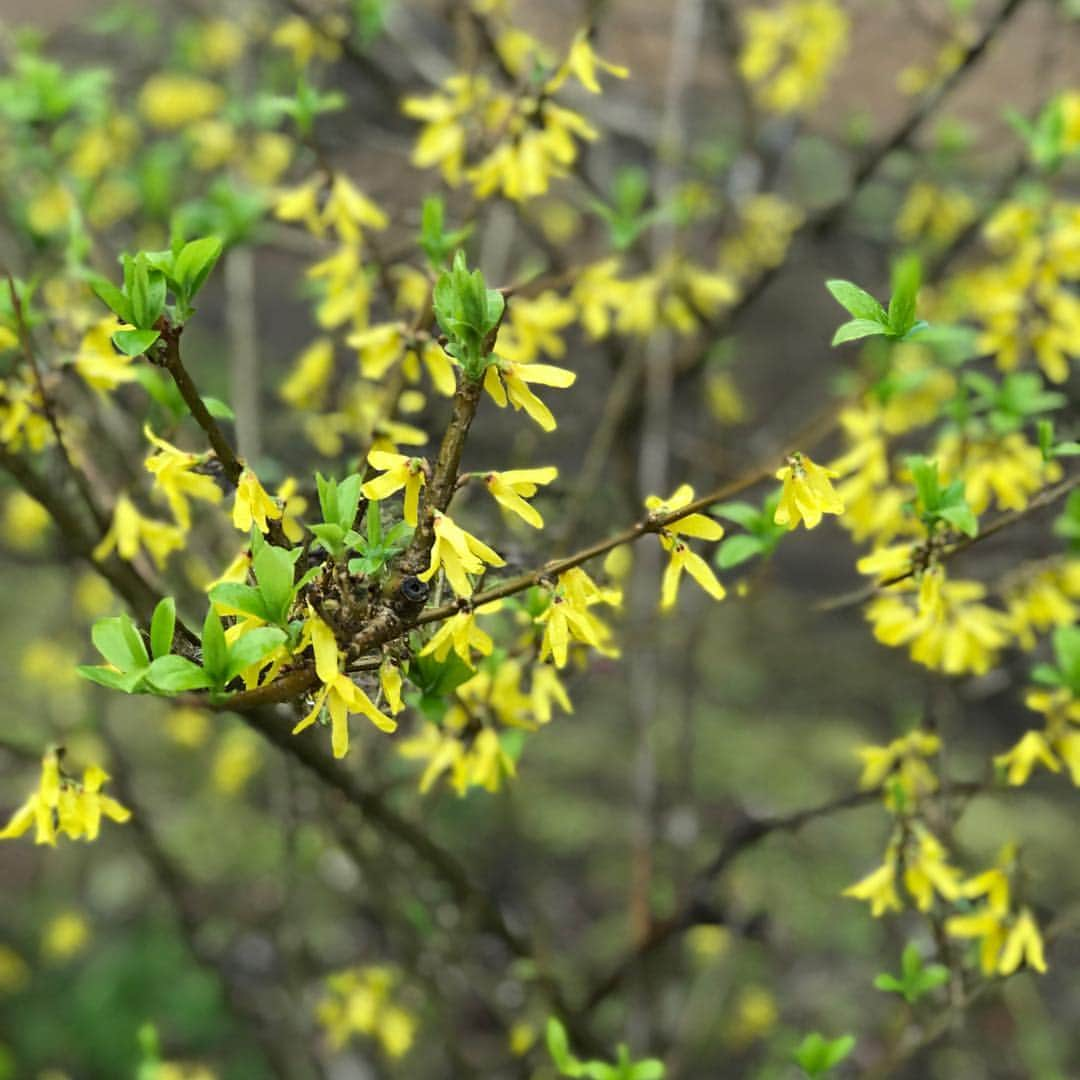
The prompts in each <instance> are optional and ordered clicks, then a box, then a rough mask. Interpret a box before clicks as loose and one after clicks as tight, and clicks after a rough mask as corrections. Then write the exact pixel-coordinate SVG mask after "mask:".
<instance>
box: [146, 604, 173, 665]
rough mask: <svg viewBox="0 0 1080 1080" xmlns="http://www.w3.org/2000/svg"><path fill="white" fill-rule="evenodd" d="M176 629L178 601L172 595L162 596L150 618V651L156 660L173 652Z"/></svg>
mask: <svg viewBox="0 0 1080 1080" xmlns="http://www.w3.org/2000/svg"><path fill="white" fill-rule="evenodd" d="M175 629H176V601H175V600H174V599H173V598H172V597H171V596H165V597H162V599H161V600H159V601H158V605H157V607H156V608H154V616H153V618H152V619H151V620H150V653H151V655H152V656H153V657H154V659H155V660H156V659H159V658H160V657H163V656H168V655H169V653H171V652H172V643H173V632H174V631H175Z"/></svg>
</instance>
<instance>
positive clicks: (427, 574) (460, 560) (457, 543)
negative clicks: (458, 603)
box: [418, 510, 506, 596]
mask: <svg viewBox="0 0 1080 1080" xmlns="http://www.w3.org/2000/svg"><path fill="white" fill-rule="evenodd" d="M484 563H488V564H489V565H491V566H505V565H506V563H505V561H504V560H503V558H502V557H501V556H500V555H499V554H498V552H496V551H492V549H491V548H489V547H488V546H487V544H485V543H484V542H483V541H481V540H477V538H476V537H475V536H473V535H472V534H471V533H467V532H466V531H465V530H464V529H462V528H460V527H459V526H457V525H456V524H454V522H453V520H452V519H451V518H449V517H447V516H446V514H441V513H439V511H437V510H436V511H435V543H434V544H433V545H432V547H431V562H430V564H429V565H428V568H427V569H426V570H425V571H424V572H423V573H422V574H419V575H418V577H419V578H420V580H421V581H430V580H431V579H432V578H433V577H434V576H435V574H436V573H437V572H438V570H439V567H442V569H443V571H444V572H445V573H446V579H447V581H449V582H450V588H452V589H453V590H454V592H455V593H457V595H458V596H472V591H473V590H472V583H471V582H470V581H469V578H468V575H469V574H482V573H483V572H484Z"/></svg>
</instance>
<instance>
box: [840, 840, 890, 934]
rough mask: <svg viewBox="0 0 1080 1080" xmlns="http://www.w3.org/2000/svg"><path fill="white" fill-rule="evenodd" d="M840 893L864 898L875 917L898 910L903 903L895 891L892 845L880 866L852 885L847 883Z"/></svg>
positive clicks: (859, 898)
mask: <svg viewBox="0 0 1080 1080" xmlns="http://www.w3.org/2000/svg"><path fill="white" fill-rule="evenodd" d="M842 895H843V896H850V897H851V898H852V899H853V900H865V901H866V902H867V903H868V904H869V905H870V914H871V915H872V916H873V917H874V918H875V919H876V918H878V917H879V916H881V915H884V914H885V912H886V911H900V910H901V909H902V907H903V905H902V904H901V903H900V897H899V895H898V894H897V892H896V852H895V850H894V848H893V846H892V845H890V846H889V850H888V851H887V852H886V854H885V861H884V862H883V863H882V864H881V866H879V867H878V868H877V869H876V870H873V871H871V872H870V873H869V874H867V875H866V877H864V878H862V879H861V880H859V881H856V882H855V884H854V885H849V886H848V887H847V888H846V889H845V890H844V891H843V894H842Z"/></svg>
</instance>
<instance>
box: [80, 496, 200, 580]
mask: <svg viewBox="0 0 1080 1080" xmlns="http://www.w3.org/2000/svg"><path fill="white" fill-rule="evenodd" d="M183 546H184V534H183V532H182V531H181V530H180V529H179V528H178V527H177V526H176V525H170V524H168V523H167V522H164V521H154V520H153V519H152V518H147V517H143V516H142V514H140V513H139V511H138V510H137V509H136V507H135V504H134V503H133V502H132V501H131V500H130V499H129V498H128V497H127V496H126V495H121V496H119V498H117V500H116V506H115V507H114V508H113V519H112V524H111V525H110V526H109V528H108V531H107V532H106V533H105V535H104V536H103V537H102V538H101V542H100V543H99V544H98V546H97V547H96V548H94V559H95V560H97V561H98V562H100V561H101V560H102V559H106V558H108V557H109V555H110V554H111V553H112V552H113V551H114V550H115V551H116V552H117V553H118V554H119V556H120V558H121V559H127V560H128V561H130V560H132V559H134V558H135V556H136V555H137V554H138V553H139V549H140V548H145V549H146V550H147V551H148V552H149V553H150V556H151V557H152V558H153V560H154V562H155V564H156V565H157V568H158V569H159V570H161V569H163V568H164V566H165V563H166V561H167V559H168V558H169V556H170V555H171V554H172V553H173V552H174V551H178V550H179V549H180V548H182V547H183Z"/></svg>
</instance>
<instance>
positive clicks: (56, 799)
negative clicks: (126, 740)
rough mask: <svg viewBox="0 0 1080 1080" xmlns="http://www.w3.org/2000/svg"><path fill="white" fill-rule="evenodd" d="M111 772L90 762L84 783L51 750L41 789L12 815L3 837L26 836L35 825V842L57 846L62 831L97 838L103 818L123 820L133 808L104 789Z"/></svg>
mask: <svg viewBox="0 0 1080 1080" xmlns="http://www.w3.org/2000/svg"><path fill="white" fill-rule="evenodd" d="M108 779H109V776H108V773H106V772H105V770H104V769H102V768H101V767H100V766H98V765H88V766H87V767H86V769H85V770H84V771H83V778H82V783H79V782H77V781H76V780H74V779H73V778H71V777H68V776H65V775H64V774H63V773H62V772H61V769H60V755H59V753H58V752H57V751H55V750H50V751H49V752H48V753H47V754H46V755H45V756H44V757H43V758H42V760H41V779H40V781H39V783H38V787H37V790H36V791H35V792H33V794H31V795H30V797H29V798H28V799H27V800H26V802H24V803H23V804H22V806H20V807H19V808H18V809H17V810H16V811H15V813H14V814H13V815H12V817H11V820H10V821H8V823H7V825H6V826H5V827H4V828H3V829H2V830H0V840H11V839H14V838H16V837H19V836H22V835H23V833H25V832H27V831H28V830H29V829H30V827H31V825H33V826H35V828H36V831H35V836H34V843H35V844H49V845H51V846H55V845H56V838H57V836H58V835H60V834H64V835H66V836H69V837H70V838H71V839H72V840H86V841H87V842H89V841H91V840H96V839H97V837H98V834H99V833H100V831H101V819H102V817H107V818H108V819H109V820H110V821H115V822H118V823H123V822H125V821H127V820H129V819H130V817H131V811H130V810H128V809H127V807H125V806H122V805H121V804H120V803H119V802H117V801H116V799H114V798H112V796H110V795H105V794H103V793H102V791H101V789H102V787H103V786H104V785H105V783H106V781H108Z"/></svg>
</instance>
